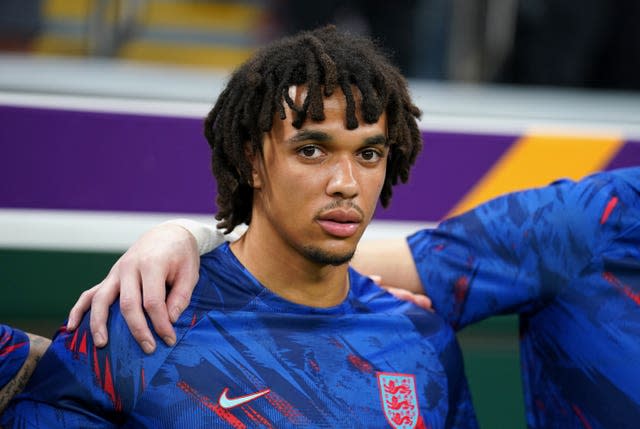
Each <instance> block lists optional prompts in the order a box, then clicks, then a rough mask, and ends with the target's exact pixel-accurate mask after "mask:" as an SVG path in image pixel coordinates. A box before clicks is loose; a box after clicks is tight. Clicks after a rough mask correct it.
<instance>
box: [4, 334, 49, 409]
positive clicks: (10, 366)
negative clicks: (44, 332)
mask: <svg viewBox="0 0 640 429" xmlns="http://www.w3.org/2000/svg"><path fill="white" fill-rule="evenodd" d="M50 343H51V341H50V340H49V339H47V338H43V337H40V336H38V335H34V334H30V333H27V332H22V331H20V330H18V329H14V328H11V327H9V326H6V325H0V414H2V412H3V411H4V409H5V408H6V406H7V404H8V403H9V401H11V398H13V397H14V396H15V395H17V394H18V393H20V392H21V391H22V389H23V388H24V386H25V385H26V384H27V381H29V377H31V374H32V373H33V370H34V369H35V367H36V365H37V364H38V361H39V360H40V358H41V357H42V355H43V354H44V352H45V351H46V350H47V347H48V346H49V344H50Z"/></svg>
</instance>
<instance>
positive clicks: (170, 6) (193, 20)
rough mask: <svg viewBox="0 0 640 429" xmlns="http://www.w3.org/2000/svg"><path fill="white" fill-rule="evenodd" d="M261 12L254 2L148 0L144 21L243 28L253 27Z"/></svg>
mask: <svg viewBox="0 0 640 429" xmlns="http://www.w3.org/2000/svg"><path fill="white" fill-rule="evenodd" d="M261 13H262V11H261V10H260V9H259V8H258V7H255V6H248V5H239V4H229V3H227V4H224V3H219V4H216V3H204V2H184V3H179V2H178V3H167V2H151V3H150V4H149V6H148V8H147V11H146V17H145V22H146V25H148V26H166V27H185V28H200V29H218V30H220V29H222V30H228V29H237V30H245V31H246V30H251V29H252V28H253V27H255V25H256V24H257V22H258V20H259V19H260V16H261Z"/></svg>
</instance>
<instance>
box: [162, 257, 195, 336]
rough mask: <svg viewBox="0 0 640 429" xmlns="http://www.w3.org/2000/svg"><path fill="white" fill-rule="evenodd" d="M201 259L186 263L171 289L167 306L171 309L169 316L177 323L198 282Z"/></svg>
mask: <svg viewBox="0 0 640 429" xmlns="http://www.w3.org/2000/svg"><path fill="white" fill-rule="evenodd" d="M199 262H200V260H199V259H198V260H197V263H196V264H195V265H194V264H184V266H183V267H184V268H183V269H182V270H181V271H180V272H178V274H177V275H176V278H175V280H174V282H173V285H172V286H171V290H170V291H169V297H168V298H167V308H168V309H169V317H170V319H171V322H172V323H175V322H176V321H177V320H178V318H179V317H180V315H181V314H182V312H183V311H184V309H185V308H187V305H189V302H190V301H191V294H192V292H193V289H194V288H195V287H196V283H197V282H198V267H199Z"/></svg>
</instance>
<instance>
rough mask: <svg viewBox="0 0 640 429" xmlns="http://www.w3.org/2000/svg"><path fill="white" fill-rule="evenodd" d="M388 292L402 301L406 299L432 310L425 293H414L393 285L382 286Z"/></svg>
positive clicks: (429, 300)
mask: <svg viewBox="0 0 640 429" xmlns="http://www.w3.org/2000/svg"><path fill="white" fill-rule="evenodd" d="M384 289H386V290H387V292H389V293H390V294H392V295H393V296H395V297H396V298H398V299H401V300H403V301H408V302H411V303H413V304H414V305H417V306H418V307H420V308H423V309H425V310H429V311H433V308H432V307H431V299H429V298H428V297H427V296H425V295H420V294H415V293H413V292H409V291H407V290H404V289H400V288H395V287H384Z"/></svg>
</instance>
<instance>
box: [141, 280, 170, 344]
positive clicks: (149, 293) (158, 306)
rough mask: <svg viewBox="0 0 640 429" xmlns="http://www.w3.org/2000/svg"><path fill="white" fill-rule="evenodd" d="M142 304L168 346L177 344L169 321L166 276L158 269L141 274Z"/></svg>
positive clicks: (157, 332)
mask: <svg viewBox="0 0 640 429" xmlns="http://www.w3.org/2000/svg"><path fill="white" fill-rule="evenodd" d="M141 276H142V302H143V306H144V309H145V311H146V312H147V315H148V316H149V318H150V319H151V323H152V324H153V329H154V330H155V331H156V334H158V335H159V336H160V337H161V338H162V339H163V340H164V342H165V343H167V345H169V346H172V345H174V344H175V342H176V335H175V332H174V331H173V327H172V326H171V321H169V313H168V312H167V306H166V305H165V296H166V286H165V279H166V276H165V275H164V273H163V272H162V271H158V270H157V269H150V270H149V269H147V270H143V271H142V272H141Z"/></svg>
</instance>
